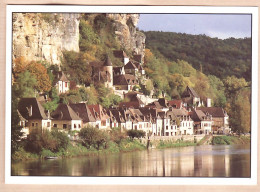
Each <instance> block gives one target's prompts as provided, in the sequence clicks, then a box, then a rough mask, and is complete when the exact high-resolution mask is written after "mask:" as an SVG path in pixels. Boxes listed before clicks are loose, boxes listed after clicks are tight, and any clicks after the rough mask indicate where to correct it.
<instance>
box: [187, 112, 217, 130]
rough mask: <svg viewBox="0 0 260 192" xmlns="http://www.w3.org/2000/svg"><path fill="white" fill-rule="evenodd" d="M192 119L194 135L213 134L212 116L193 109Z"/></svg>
mask: <svg viewBox="0 0 260 192" xmlns="http://www.w3.org/2000/svg"><path fill="white" fill-rule="evenodd" d="M190 114H191V118H192V119H193V121H194V133H195V134H206V135H208V134H210V133H212V127H211V126H212V122H213V121H212V116H211V115H210V114H209V113H208V112H206V113H204V112H203V111H202V110H199V109H193V110H192V111H191V112H190Z"/></svg>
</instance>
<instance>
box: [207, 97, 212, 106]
mask: <svg viewBox="0 0 260 192" xmlns="http://www.w3.org/2000/svg"><path fill="white" fill-rule="evenodd" d="M207 107H211V99H210V98H207Z"/></svg>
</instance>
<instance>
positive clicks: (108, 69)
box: [103, 56, 113, 88]
mask: <svg viewBox="0 0 260 192" xmlns="http://www.w3.org/2000/svg"><path fill="white" fill-rule="evenodd" d="M103 71H104V72H105V74H106V81H105V86H106V87H109V88H113V66H112V63H111V61H110V59H109V57H108V56H107V58H106V60H105V62H104V65H103Z"/></svg>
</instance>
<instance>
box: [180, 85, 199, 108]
mask: <svg viewBox="0 0 260 192" xmlns="http://www.w3.org/2000/svg"><path fill="white" fill-rule="evenodd" d="M181 98H182V101H183V102H184V103H187V104H188V105H189V106H198V107H200V106H201V101H200V96H199V95H198V93H197V92H196V91H195V90H194V89H193V88H192V87H189V86H187V87H186V89H185V90H184V92H183V93H182V95H181Z"/></svg>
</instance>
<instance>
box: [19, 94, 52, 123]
mask: <svg viewBox="0 0 260 192" xmlns="http://www.w3.org/2000/svg"><path fill="white" fill-rule="evenodd" d="M18 111H19V113H20V115H21V116H22V117H23V118H24V119H27V120H28V119H41V120H43V119H48V117H47V116H46V114H45V112H44V108H43V106H42V105H41V104H40V103H39V102H38V101H37V99H36V98H22V99H21V100H20V101H19V103H18ZM30 113H31V114H30Z"/></svg>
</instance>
